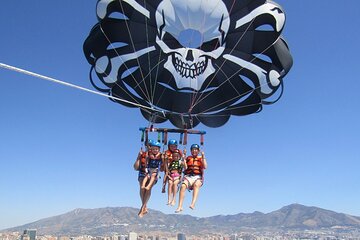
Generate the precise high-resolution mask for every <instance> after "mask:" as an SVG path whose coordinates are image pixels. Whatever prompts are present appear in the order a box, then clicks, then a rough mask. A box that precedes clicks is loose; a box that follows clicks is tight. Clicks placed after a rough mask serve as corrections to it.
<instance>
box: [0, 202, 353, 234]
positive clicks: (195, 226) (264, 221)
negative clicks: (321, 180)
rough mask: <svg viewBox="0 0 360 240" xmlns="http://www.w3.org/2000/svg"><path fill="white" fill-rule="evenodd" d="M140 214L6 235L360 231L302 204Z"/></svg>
mask: <svg viewBox="0 0 360 240" xmlns="http://www.w3.org/2000/svg"><path fill="white" fill-rule="evenodd" d="M137 213H138V209H136V208H130V207H107V208H97V209H75V210H73V211H71V212H68V213H65V214H62V215H58V216H54V217H49V218H45V219H41V220H39V221H36V222H33V223H29V224H26V225H22V226H18V227H14V228H11V229H6V231H20V232H21V231H23V230H24V229H29V228H32V229H33V228H35V229H37V231H38V234H40V235H56V236H60V235H67V236H79V235H93V236H104V235H112V234H114V233H127V232H130V231H135V232H138V233H154V234H156V233H159V232H162V233H164V232H166V233H171V234H172V233H176V232H179V231H181V232H184V233H186V234H194V233H196V234H207V233H231V232H237V231H240V230H254V231H259V230H266V231H278V230H305V229H312V230H316V229H323V228H356V229H360V217H356V216H351V215H348V214H343V213H337V212H333V211H330V210H325V209H321V208H318V207H309V206H304V205H300V204H291V205H289V206H285V207H283V208H281V209H279V210H276V211H273V212H270V213H261V212H253V213H239V214H235V215H217V216H212V217H203V218H198V217H193V216H190V215H184V214H164V213H162V212H159V211H156V210H151V209H150V210H149V214H147V215H146V216H145V217H144V218H142V219H140V218H139V217H138V216H137Z"/></svg>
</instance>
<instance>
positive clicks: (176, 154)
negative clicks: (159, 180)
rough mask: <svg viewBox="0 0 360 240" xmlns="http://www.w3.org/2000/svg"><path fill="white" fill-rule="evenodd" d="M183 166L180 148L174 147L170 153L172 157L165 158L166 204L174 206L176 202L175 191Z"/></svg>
mask: <svg viewBox="0 0 360 240" xmlns="http://www.w3.org/2000/svg"><path fill="white" fill-rule="evenodd" d="M183 166H184V162H183V156H182V153H181V151H180V150H178V149H175V150H174V151H173V153H172V158H171V159H167V179H168V203H167V204H168V205H171V206H175V204H176V193H177V191H178V184H179V182H180V179H181V172H182V169H183Z"/></svg>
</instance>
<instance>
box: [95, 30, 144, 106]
mask: <svg viewBox="0 0 360 240" xmlns="http://www.w3.org/2000/svg"><path fill="white" fill-rule="evenodd" d="M100 30H101V32H102V34H103V35H104V36H105V38H106V40H107V41H108V43H109V44H110V46H112V47H113V50H114V51H115V52H116V55H117V56H118V57H119V58H120V59H121V56H120V54H119V53H118V51H117V50H116V48H115V47H114V45H113V44H112V43H111V41H110V39H109V37H108V36H107V35H106V33H105V31H104V29H103V28H102V26H101V24H100ZM129 35H130V33H129ZM130 38H131V35H130ZM134 52H136V51H135V49H134ZM136 59H137V62H138V64H139V59H138V58H136ZM124 66H125V68H126V70H127V71H129V68H128V66H127V65H126V63H124ZM101 70H104V69H101ZM140 73H141V76H142V77H143V74H142V72H141V68H140ZM130 75H131V77H132V79H133V80H134V81H135V82H136V78H135V77H134V75H133V74H132V73H130ZM112 80H113V81H114V80H115V81H114V83H115V84H116V86H118V87H119V88H121V89H122V90H123V91H124V88H123V87H121V86H120V85H119V84H118V83H117V81H116V80H117V79H112ZM140 90H141V92H142V93H143V94H144V96H146V97H147V99H148V101H149V94H148V93H147V94H146V93H145V92H144V91H143V89H142V88H141V87H140ZM124 92H127V91H124ZM127 95H129V96H130V94H127ZM130 97H131V98H132V99H134V98H133V97H132V96H130ZM134 100H135V99H134ZM135 101H136V100H135ZM136 102H137V101H136Z"/></svg>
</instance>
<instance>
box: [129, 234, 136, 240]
mask: <svg viewBox="0 0 360 240" xmlns="http://www.w3.org/2000/svg"><path fill="white" fill-rule="evenodd" d="M128 239H129V240H137V233H136V232H129V238H128Z"/></svg>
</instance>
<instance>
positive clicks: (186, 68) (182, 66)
mask: <svg viewBox="0 0 360 240" xmlns="http://www.w3.org/2000/svg"><path fill="white" fill-rule="evenodd" d="M173 64H174V67H175V69H176V71H177V72H178V73H179V74H180V75H181V76H182V77H186V78H188V77H190V78H196V77H197V76H199V75H201V74H203V73H204V71H205V69H206V67H207V59H205V60H204V61H201V62H198V63H196V62H195V63H192V64H188V63H186V62H183V61H181V59H179V58H177V57H176V56H173Z"/></svg>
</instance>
